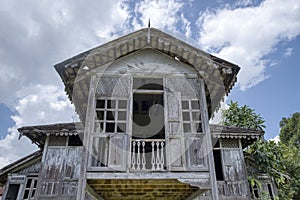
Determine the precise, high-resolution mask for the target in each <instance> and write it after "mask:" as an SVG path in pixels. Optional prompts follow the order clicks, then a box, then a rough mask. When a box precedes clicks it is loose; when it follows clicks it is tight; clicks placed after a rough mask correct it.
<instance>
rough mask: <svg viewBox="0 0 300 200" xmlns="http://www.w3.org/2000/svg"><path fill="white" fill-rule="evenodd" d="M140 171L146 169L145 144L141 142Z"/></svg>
mask: <svg viewBox="0 0 300 200" xmlns="http://www.w3.org/2000/svg"><path fill="white" fill-rule="evenodd" d="M142 148H143V149H142V169H143V170H145V169H146V156H145V142H144V141H143V142H142Z"/></svg>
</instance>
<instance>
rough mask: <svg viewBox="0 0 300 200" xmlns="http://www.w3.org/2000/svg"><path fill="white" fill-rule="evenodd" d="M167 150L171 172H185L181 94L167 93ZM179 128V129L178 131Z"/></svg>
mask: <svg viewBox="0 0 300 200" xmlns="http://www.w3.org/2000/svg"><path fill="white" fill-rule="evenodd" d="M165 99H166V100H165V107H166V108H167V109H166V110H167V113H166V114H167V115H166V119H167V120H166V121H167V123H166V129H167V133H168V134H167V137H166V142H167V144H166V148H167V156H168V157H167V166H168V169H169V170H171V171H172V170H175V171H177V170H185V161H186V159H185V145H184V138H183V134H182V129H181V127H180V121H181V95H180V93H166V95H165ZM176 128H177V129H176Z"/></svg>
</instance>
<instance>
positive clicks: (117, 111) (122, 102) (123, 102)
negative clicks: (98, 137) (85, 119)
mask: <svg viewBox="0 0 300 200" xmlns="http://www.w3.org/2000/svg"><path fill="white" fill-rule="evenodd" d="M126 121H127V99H112V98H103V99H97V100H96V117H95V126H94V128H95V129H94V131H95V132H100V133H117V132H121V133H125V132H126ZM118 124H122V128H120V127H119V126H120V125H118Z"/></svg>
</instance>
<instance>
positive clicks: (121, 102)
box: [118, 100, 127, 109]
mask: <svg viewBox="0 0 300 200" xmlns="http://www.w3.org/2000/svg"><path fill="white" fill-rule="evenodd" d="M118 107H119V108H120V109H126V108H127V101H126V100H119V106H118Z"/></svg>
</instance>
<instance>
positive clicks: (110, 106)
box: [107, 100, 116, 109]
mask: <svg viewBox="0 0 300 200" xmlns="http://www.w3.org/2000/svg"><path fill="white" fill-rule="evenodd" d="M107 108H108V109H115V108H116V100H107Z"/></svg>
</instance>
